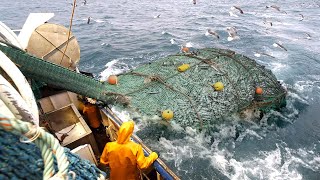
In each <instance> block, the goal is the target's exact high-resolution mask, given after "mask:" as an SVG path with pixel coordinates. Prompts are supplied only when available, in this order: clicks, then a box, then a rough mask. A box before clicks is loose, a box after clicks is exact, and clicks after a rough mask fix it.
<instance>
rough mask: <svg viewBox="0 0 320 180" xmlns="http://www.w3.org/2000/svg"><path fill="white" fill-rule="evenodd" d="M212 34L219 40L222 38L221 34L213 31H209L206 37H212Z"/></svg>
mask: <svg viewBox="0 0 320 180" xmlns="http://www.w3.org/2000/svg"><path fill="white" fill-rule="evenodd" d="M210 34H211V35H213V36H214V37H216V38H218V39H219V38H220V36H219V34H218V33H217V32H216V31H212V30H211V29H208V30H207V32H206V35H210Z"/></svg>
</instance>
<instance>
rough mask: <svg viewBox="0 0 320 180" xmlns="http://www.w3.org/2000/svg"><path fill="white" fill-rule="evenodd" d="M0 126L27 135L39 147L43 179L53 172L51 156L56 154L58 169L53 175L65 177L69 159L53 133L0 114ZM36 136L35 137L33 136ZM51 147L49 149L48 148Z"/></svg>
mask: <svg viewBox="0 0 320 180" xmlns="http://www.w3.org/2000/svg"><path fill="white" fill-rule="evenodd" d="M0 127H1V128H3V129H4V130H6V131H12V132H13V133H14V134H18V135H21V134H24V135H26V136H28V137H27V138H29V139H30V140H29V141H30V142H31V141H35V144H36V145H37V146H38V147H39V148H40V149H41V155H42V157H43V158H44V165H45V167H44V177H43V178H44V179H48V178H50V177H51V176H52V175H53V174H54V169H53V168H54V166H53V156H52V154H54V155H55V156H56V159H57V162H58V169H59V171H58V172H57V174H55V175H54V177H60V178H62V179H65V178H66V177H67V173H68V167H69V161H68V159H67V157H66V155H65V153H64V149H63V147H62V146H60V144H59V141H58V140H57V139H55V138H54V137H53V135H51V134H49V133H47V132H45V131H44V130H43V129H42V128H39V127H38V128H37V129H36V130H34V126H32V125H31V123H29V122H24V121H21V120H18V119H9V118H7V117H4V116H3V115H1V114H0ZM36 136H37V138H35V137H36ZM50 148H51V149H50Z"/></svg>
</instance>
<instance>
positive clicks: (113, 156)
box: [100, 121, 158, 180]
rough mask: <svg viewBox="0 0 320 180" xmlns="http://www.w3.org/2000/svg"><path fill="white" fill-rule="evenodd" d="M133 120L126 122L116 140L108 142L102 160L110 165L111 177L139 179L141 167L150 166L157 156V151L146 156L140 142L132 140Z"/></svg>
mask: <svg viewBox="0 0 320 180" xmlns="http://www.w3.org/2000/svg"><path fill="white" fill-rule="evenodd" d="M133 129H134V123H133V121H129V122H125V123H123V124H122V125H121V127H120V129H119V131H118V138H117V141H115V142H109V143H107V144H106V146H105V148H104V150H103V153H102V156H101V158H100V162H101V163H102V164H106V165H109V167H110V170H111V172H110V179H111V180H112V179H139V169H138V168H140V169H145V168H148V167H149V166H150V165H151V164H152V163H153V162H154V161H155V160H156V159H157V158H158V155H157V154H156V153H154V152H153V153H151V154H150V156H149V157H145V156H144V154H143V150H142V147H141V145H140V144H137V143H134V142H132V141H130V136H131V135H132V132H133Z"/></svg>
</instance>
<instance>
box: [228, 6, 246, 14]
mask: <svg viewBox="0 0 320 180" xmlns="http://www.w3.org/2000/svg"><path fill="white" fill-rule="evenodd" d="M230 9H231V10H238V11H239V12H240V14H243V11H242V9H241V8H240V7H238V6H232V7H231V8H230Z"/></svg>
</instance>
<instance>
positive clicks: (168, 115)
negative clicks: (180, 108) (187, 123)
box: [161, 109, 173, 121]
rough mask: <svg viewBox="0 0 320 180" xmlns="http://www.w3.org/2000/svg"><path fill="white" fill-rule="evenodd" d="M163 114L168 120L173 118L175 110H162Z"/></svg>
mask: <svg viewBox="0 0 320 180" xmlns="http://www.w3.org/2000/svg"><path fill="white" fill-rule="evenodd" d="M161 114H162V118H163V119H164V120H166V121H169V120H171V119H172V118H173V111H171V110H170V109H167V110H164V111H162V113H161Z"/></svg>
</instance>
